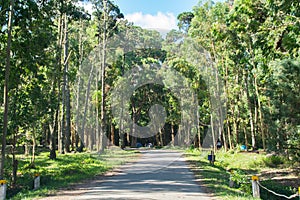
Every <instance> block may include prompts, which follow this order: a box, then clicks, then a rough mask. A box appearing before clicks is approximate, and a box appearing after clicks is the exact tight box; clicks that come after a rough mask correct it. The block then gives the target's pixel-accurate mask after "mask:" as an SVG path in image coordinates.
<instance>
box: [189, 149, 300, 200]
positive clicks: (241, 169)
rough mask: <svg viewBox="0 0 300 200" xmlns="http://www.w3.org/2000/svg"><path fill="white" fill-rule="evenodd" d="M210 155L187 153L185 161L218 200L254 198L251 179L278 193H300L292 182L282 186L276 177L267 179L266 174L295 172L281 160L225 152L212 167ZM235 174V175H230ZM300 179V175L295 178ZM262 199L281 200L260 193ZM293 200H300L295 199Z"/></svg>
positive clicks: (198, 152) (195, 151)
mask: <svg viewBox="0 0 300 200" xmlns="http://www.w3.org/2000/svg"><path fill="white" fill-rule="evenodd" d="M208 154H209V152H201V151H198V150H188V151H186V157H187V159H188V161H189V163H190V166H191V168H192V170H193V171H194V173H195V176H196V178H197V179H198V180H199V182H200V183H201V184H202V185H204V186H206V188H207V190H208V192H211V193H213V194H214V195H215V197H217V199H228V200H246V199H247V200H248V199H254V198H253V197H252V188H251V183H250V180H251V176H252V175H258V176H259V177H260V183H261V184H262V185H264V186H267V188H269V189H271V190H274V191H275V192H277V193H280V194H285V195H288V196H290V195H292V194H295V193H296V192H297V186H295V185H294V184H293V179H290V181H288V182H287V184H286V185H282V184H281V183H280V182H278V181H276V180H275V179H273V178H278V177H276V173H275V174H273V177H266V176H265V174H264V173H265V172H267V171H272V170H274V169H276V170H279V169H280V170H289V169H292V168H294V167H295V166H294V165H293V163H288V162H285V161H284V160H283V159H282V158H280V157H278V158H277V157H274V158H273V157H266V155H265V154H262V153H260V154H256V153H249V152H244V153H242V152H233V151H232V152H227V153H225V152H222V151H219V152H217V154H216V162H215V165H214V166H212V165H211V164H210V163H209V161H208V160H207V155H208ZM230 171H231V172H232V175H231V173H230ZM230 176H231V178H232V180H234V182H235V185H234V187H233V188H230V187H229V179H230ZM296 178H298V179H299V174H298V175H296ZM260 192H261V198H262V199H266V200H267V199H268V200H270V199H272V200H279V199H281V198H277V197H276V196H274V195H272V194H270V193H268V192H267V191H265V190H263V189H261V191H260ZM294 199H298V197H297V198H294Z"/></svg>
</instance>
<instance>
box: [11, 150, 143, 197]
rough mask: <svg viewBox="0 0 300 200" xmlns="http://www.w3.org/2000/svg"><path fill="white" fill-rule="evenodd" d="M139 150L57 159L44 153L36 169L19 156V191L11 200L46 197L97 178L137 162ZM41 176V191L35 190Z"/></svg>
mask: <svg viewBox="0 0 300 200" xmlns="http://www.w3.org/2000/svg"><path fill="white" fill-rule="evenodd" d="M137 155H138V154H137V152H136V151H123V150H106V151H105V152H104V153H102V154H100V155H99V154H97V153H70V154H64V155H58V157H57V159H56V160H50V159H49V157H48V156H49V153H48V152H41V153H40V154H39V155H38V156H37V157H36V160H35V165H34V167H32V166H30V165H29V161H30V158H25V157H24V156H23V155H19V156H18V157H19V159H20V161H19V170H18V174H19V177H18V180H17V186H18V187H17V188H15V189H9V190H8V198H12V199H32V198H36V197H39V196H47V195H48V194H51V193H54V192H55V191H56V190H57V189H60V188H66V187H68V186H70V185H72V184H74V183H76V182H80V181H83V180H87V179H90V178H92V177H95V176H96V175H101V174H104V173H105V172H107V171H109V170H111V169H112V168H114V167H117V166H119V165H121V164H124V163H126V162H129V161H132V160H134V158H136V157H137ZM36 173H38V174H40V175H41V188H40V189H38V190H35V191H33V190H32V189H33V177H34V174H36Z"/></svg>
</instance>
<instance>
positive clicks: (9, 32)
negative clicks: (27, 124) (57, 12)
mask: <svg viewBox="0 0 300 200" xmlns="http://www.w3.org/2000/svg"><path fill="white" fill-rule="evenodd" d="M13 7H14V0H10V6H9V12H8V23H7V47H6V60H5V80H4V98H3V99H4V102H3V104H4V113H3V134H2V141H1V144H2V146H1V163H0V179H3V178H4V177H3V176H4V165H5V148H6V135H7V126H8V107H9V106H8V104H9V98H8V92H9V75H10V51H11V40H12V27H13V25H12V20H13V14H14V12H13Z"/></svg>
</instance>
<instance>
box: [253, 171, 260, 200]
mask: <svg viewBox="0 0 300 200" xmlns="http://www.w3.org/2000/svg"><path fill="white" fill-rule="evenodd" d="M252 193H253V197H254V198H260V193H259V185H258V176H252Z"/></svg>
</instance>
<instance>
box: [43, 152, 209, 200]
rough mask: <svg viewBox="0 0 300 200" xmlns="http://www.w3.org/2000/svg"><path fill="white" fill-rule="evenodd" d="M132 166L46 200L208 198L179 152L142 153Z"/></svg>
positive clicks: (170, 199)
mask: <svg viewBox="0 0 300 200" xmlns="http://www.w3.org/2000/svg"><path fill="white" fill-rule="evenodd" d="M141 153H142V156H141V158H140V159H139V160H138V161H136V162H135V163H132V164H128V165H125V166H123V167H121V170H120V172H118V173H117V174H116V175H113V176H110V177H105V178H104V179H102V180H93V181H92V182H91V183H88V184H82V185H80V187H78V188H76V189H74V190H72V191H63V192H60V193H58V196H53V197H47V198H44V199H45V200H46V199H47V200H50V199H51V200H54V199H63V200H67V199H76V200H96V199H109V200H141V199H143V200H176V199H183V200H196V199H197V200H208V199H212V198H211V197H210V195H208V194H206V193H204V192H203V188H201V187H200V185H199V184H198V183H197V182H196V180H195V177H194V174H193V172H191V171H190V169H189V167H188V165H187V163H186V162H185V159H184V157H183V156H182V153H180V152H177V151H167V150H145V151H141Z"/></svg>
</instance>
